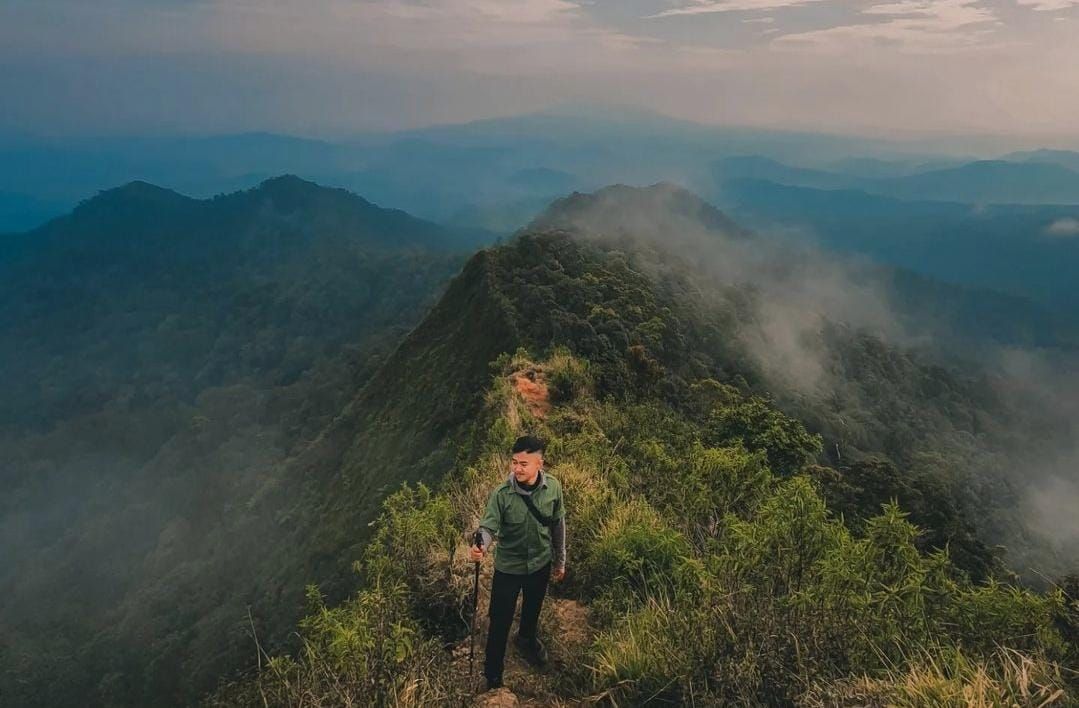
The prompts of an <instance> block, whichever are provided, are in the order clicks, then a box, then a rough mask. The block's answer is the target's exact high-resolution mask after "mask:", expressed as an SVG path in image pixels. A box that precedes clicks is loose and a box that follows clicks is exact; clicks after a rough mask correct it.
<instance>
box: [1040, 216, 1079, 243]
mask: <svg viewBox="0 0 1079 708" xmlns="http://www.w3.org/2000/svg"><path fill="white" fill-rule="evenodd" d="M1045 233H1046V234H1048V235H1050V236H1055V237H1057V238H1073V237H1076V236H1079V219H1075V218H1072V217H1065V218H1063V219H1057V220H1056V221H1054V222H1053V223H1051V224H1049V225H1048V226H1046V227H1045Z"/></svg>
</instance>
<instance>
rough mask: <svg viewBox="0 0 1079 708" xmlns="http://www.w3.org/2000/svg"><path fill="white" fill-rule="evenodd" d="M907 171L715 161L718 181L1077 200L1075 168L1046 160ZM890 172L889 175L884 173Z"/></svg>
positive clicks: (986, 198) (905, 194)
mask: <svg viewBox="0 0 1079 708" xmlns="http://www.w3.org/2000/svg"><path fill="white" fill-rule="evenodd" d="M925 168H926V165H922V166H921V169H917V170H916V171H913V172H911V171H908V170H909V167H908V168H904V166H903V163H892V162H886V161H879V160H878V161H870V162H866V161H864V160H862V161H844V162H839V163H833V165H832V169H829V170H825V169H811V168H805V167H795V166H791V165H788V164H784V163H782V162H778V161H776V160H772V159H768V158H765V157H762V156H760V155H746V156H736V157H729V158H724V159H721V160H717V161H716V162H715V163H714V165H713V167H712V173H713V175H714V177H715V179H716V180H717V182H720V183H722V182H725V181H728V180H734V179H751V180H766V181H769V182H775V183H777V184H783V185H789V186H793V187H810V188H813V189H856V190H861V191H863V192H867V193H870V194H879V195H882V196H887V197H895V198H899V199H908V200H932V201H946V202H963V203H967V204H1079V172H1077V171H1075V170H1072V169H1069V168H1068V167H1065V166H1063V165H1061V164H1055V163H1051V162H1034V161H1023V162H1009V161H1005V160H976V161H972V162H967V163H963V164H959V165H950V166H947V167H939V168H933V169H925ZM889 173H891V174H889Z"/></svg>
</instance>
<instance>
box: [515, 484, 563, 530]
mask: <svg viewBox="0 0 1079 708" xmlns="http://www.w3.org/2000/svg"><path fill="white" fill-rule="evenodd" d="M515 493H516V492H515ZM517 496H519V497H520V498H521V499H522V500H523V501H524V503H525V506H527V507H528V510H529V511H531V512H532V516H534V517H536V521H538V522H540V523H541V524H543V525H544V526H553V525H554V523H555V519H552V518H551V517H550V516H545V515H544V514H543V513H541V512H540V510H539V509H537V508H536V505H535V503H534V502H533V501H532V497H531V496H530V495H528V494H518V495H517Z"/></svg>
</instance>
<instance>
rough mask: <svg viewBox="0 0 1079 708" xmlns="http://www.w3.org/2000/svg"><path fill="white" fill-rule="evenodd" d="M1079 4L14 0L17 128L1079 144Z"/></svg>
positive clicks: (2, 125)
mask: <svg viewBox="0 0 1079 708" xmlns="http://www.w3.org/2000/svg"><path fill="white" fill-rule="evenodd" d="M1077 31H1079V2H1077V1H1076V0H991V1H984V2H983V1H979V0H898V1H896V2H887V1H886V0H865V1H855V2H851V1H842V2H837V1H832V0H724V1H717V0H629V1H626V0H578V1H570V0H391V1H388V2H366V1H363V0H315V1H311V2H300V1H299V0H257V1H256V0H151V1H146V0H99V1H97V2H93V3H87V2H83V1H81V0H3V1H2V2H0V92H2V95H3V96H4V97H5V100H4V110H3V111H0V132H2V133H5V134H7V135H8V136H11V135H13V134H14V135H22V136H26V135H31V136H42V135H46V136H48V135H63V136H73V135H115V134H140V135H146V134H176V133H183V134H208V133H222V132H247V131H275V132H285V133H290V134H295V135H306V136H318V137H341V136H345V135H351V134H355V133H358V132H364V131H371V130H379V131H381V130H398V129H406V128H415V127H421V126H427V125H432V124H437V123H446V122H461V121H468V120H472V119H478V118H483V117H491V116H502V115H514V114H520V113H524V112H529V111H535V110H539V109H542V108H544V107H547V106H551V105H553V104H558V103H565V102H582V101H588V102H599V103H617V104H623V105H629V106H636V107H641V108H646V109H649V110H654V111H658V112H661V113H664V114H668V115H671V116H675V117H679V118H685V119H689V120H693V121H697V122H702V123H709V124H725V125H731V124H738V125H747V126H755V127H770V128H783V129H799V130H812V131H822V132H842V133H852V132H853V133H858V134H864V135H871V136H875V137H883V136H888V137H895V138H911V137H925V136H937V137H941V136H949V135H959V134H962V135H964V136H967V137H969V136H972V135H980V136H989V137H992V138H994V139H995V140H996V141H997V142H996V144H995V145H996V147H998V148H999V149H1017V148H1021V147H1033V146H1039V147H1076V146H1079V132H1077V129H1076V127H1075V126H1077V125H1079V43H1076V42H1074V41H1072V40H1073V39H1074V37H1075V36H1076V33H1077Z"/></svg>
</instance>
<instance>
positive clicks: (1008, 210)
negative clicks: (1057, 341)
mask: <svg viewBox="0 0 1079 708" xmlns="http://www.w3.org/2000/svg"><path fill="white" fill-rule="evenodd" d="M716 201H717V203H720V204H722V205H723V206H724V207H725V208H726V209H727V210H729V211H730V212H731V214H732V215H734V216H735V218H737V219H738V220H739V221H741V222H742V223H745V224H747V225H750V226H752V227H754V228H757V229H762V230H769V231H777V230H778V231H785V232H787V233H790V234H797V236H796V238H804V239H808V240H811V241H816V242H819V243H820V244H822V245H823V246H825V247H827V248H829V249H834V250H838V251H843V252H847V253H856V254H861V255H864V256H867V257H869V258H871V259H873V260H875V261H877V262H879V263H882V264H891V265H894V266H898V267H901V268H905V269H909V270H911V271H914V272H917V273H921V274H923V275H927V276H930V277H933V278H937V279H940V280H944V281H948V282H953V283H959V284H964V285H968V286H972V287H976V288H983V289H991V290H998V291H1002V292H1008V293H1012V294H1016V295H1021V296H1024V297H1027V298H1031V299H1034V300H1036V301H1038V302H1041V303H1043V304H1044V305H1046V306H1049V307H1051V308H1055V309H1060V310H1065V311H1068V310H1070V311H1072V312H1075V308H1076V307H1077V306H1079V284H1077V282H1076V279H1075V278H1073V277H1072V275H1071V271H1072V269H1073V265H1069V264H1077V263H1079V206H1063V205H1056V206H1053V205H985V206H972V205H969V204H962V203H958V202H948V201H943V200H934V201H925V200H921V201H907V200H900V199H897V198H894V197H887V196H881V195H876V194H869V193H867V192H865V191H862V190H854V189H834V188H810V187H804V186H792V185H787V184H779V183H777V182H775V181H768V180H762V179H732V180H728V181H725V182H723V184H722V186H721V187H719V188H718V190H717V196H716Z"/></svg>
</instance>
